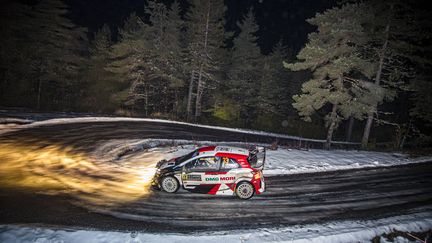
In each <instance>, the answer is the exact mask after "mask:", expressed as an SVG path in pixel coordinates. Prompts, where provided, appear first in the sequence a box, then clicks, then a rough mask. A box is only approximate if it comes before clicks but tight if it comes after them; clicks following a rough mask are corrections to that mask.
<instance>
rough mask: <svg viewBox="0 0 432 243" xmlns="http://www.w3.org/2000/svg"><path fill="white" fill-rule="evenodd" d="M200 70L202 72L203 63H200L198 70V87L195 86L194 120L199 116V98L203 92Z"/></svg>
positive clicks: (200, 98)
mask: <svg viewBox="0 0 432 243" xmlns="http://www.w3.org/2000/svg"><path fill="white" fill-rule="evenodd" d="M202 72H203V65H202V64H201V67H200V71H199V74H198V87H197V91H196V99H195V121H197V120H198V117H200V116H201V100H202V95H203V92H204V86H203V77H202Z"/></svg>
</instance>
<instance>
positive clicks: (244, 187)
mask: <svg viewBox="0 0 432 243" xmlns="http://www.w3.org/2000/svg"><path fill="white" fill-rule="evenodd" d="M235 192H236V195H237V197H239V198H240V199H244V200H246V199H249V198H251V197H253V195H254V194H255V189H254V187H253V186H252V184H250V183H249V182H245V181H244V182H240V183H239V184H238V185H237V187H236V190H235Z"/></svg>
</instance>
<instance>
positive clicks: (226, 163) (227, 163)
mask: <svg viewBox="0 0 432 243" xmlns="http://www.w3.org/2000/svg"><path fill="white" fill-rule="evenodd" d="M221 161H222V166H221V169H236V168H240V165H239V164H238V163H237V161H236V160H235V159H231V158H227V157H222V158H221Z"/></svg>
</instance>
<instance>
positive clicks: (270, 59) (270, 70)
mask: <svg viewBox="0 0 432 243" xmlns="http://www.w3.org/2000/svg"><path fill="white" fill-rule="evenodd" d="M286 57H287V50H286V48H285V47H284V46H283V45H282V42H281V41H280V42H278V43H277V44H276V46H275V47H274V48H273V50H272V52H271V53H269V54H268V55H267V56H266V57H265V58H264V65H263V68H262V70H261V78H260V81H261V87H260V90H259V95H258V97H259V103H258V107H259V109H260V110H261V112H264V113H274V114H279V115H282V114H286V113H287V111H286V108H285V107H287V106H288V104H289V103H290V99H291V97H290V96H288V94H289V90H288V82H287V80H286V78H287V70H286V69H285V68H284V67H283V61H284V60H285V59H286Z"/></svg>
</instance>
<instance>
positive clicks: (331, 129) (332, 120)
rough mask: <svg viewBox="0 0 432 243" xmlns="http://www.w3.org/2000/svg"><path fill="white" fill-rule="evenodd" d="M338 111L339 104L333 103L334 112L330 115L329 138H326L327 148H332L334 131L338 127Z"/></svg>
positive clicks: (325, 146) (325, 145)
mask: <svg viewBox="0 0 432 243" xmlns="http://www.w3.org/2000/svg"><path fill="white" fill-rule="evenodd" d="M336 111H337V105H333V108H332V112H331V115H330V126H329V128H328V130H327V139H326V143H325V144H324V148H325V149H330V146H331V141H332V137H333V132H334V130H335V128H336V116H337V114H336Z"/></svg>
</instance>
